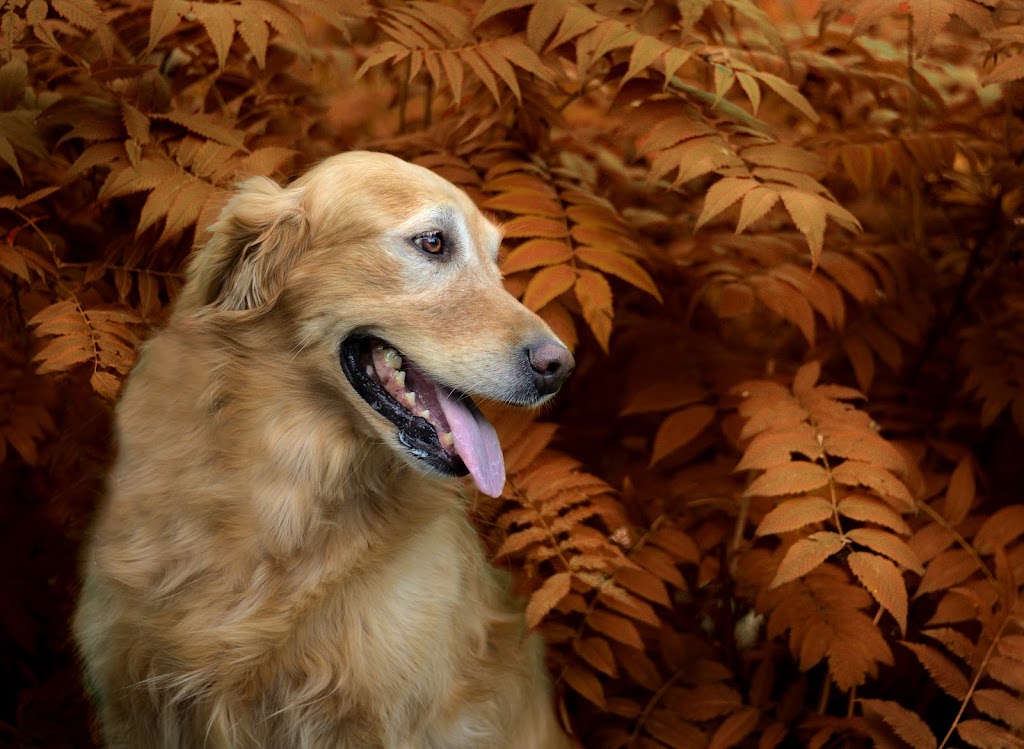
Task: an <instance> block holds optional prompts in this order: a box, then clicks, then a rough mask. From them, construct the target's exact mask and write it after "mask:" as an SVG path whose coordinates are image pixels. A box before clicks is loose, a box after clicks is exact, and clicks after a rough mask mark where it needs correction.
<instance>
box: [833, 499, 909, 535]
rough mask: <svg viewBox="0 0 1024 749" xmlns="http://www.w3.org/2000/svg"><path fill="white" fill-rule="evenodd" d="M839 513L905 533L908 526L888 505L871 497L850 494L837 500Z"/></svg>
mask: <svg viewBox="0 0 1024 749" xmlns="http://www.w3.org/2000/svg"><path fill="white" fill-rule="evenodd" d="M839 514H840V515H845V516H846V517H848V518H852V519H853V520H859V521H860V522H862V523H877V524H878V525H884V526H885V527H886V528H889V529H891V530H894V531H896V532H897V533H902V534H903V535H907V534H909V533H910V526H909V525H907V523H906V521H905V520H904V519H903V518H901V517H900V516H899V515H898V514H897V513H895V512H894V511H893V510H892V509H891V508H890V507H889V506H888V505H886V504H884V503H882V501H881V500H878V499H875V498H873V497H862V496H860V495H856V494H852V495H850V496H849V497H845V498H843V499H841V500H840V501H839Z"/></svg>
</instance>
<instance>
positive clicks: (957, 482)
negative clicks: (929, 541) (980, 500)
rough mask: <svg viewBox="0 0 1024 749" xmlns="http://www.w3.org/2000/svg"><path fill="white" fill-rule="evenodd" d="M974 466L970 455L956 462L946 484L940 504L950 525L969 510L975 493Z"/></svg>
mask: <svg viewBox="0 0 1024 749" xmlns="http://www.w3.org/2000/svg"><path fill="white" fill-rule="evenodd" d="M976 491H977V490H976V487H975V484H974V468H973V462H972V460H971V456H970V455H965V456H964V457H963V458H961V459H960V462H959V463H957V466H956V468H955V469H954V470H953V473H952V474H951V475H950V477H949V485H948V486H946V498H945V502H944V503H943V505H942V510H943V513H942V514H943V515H944V516H945V518H946V520H948V521H949V522H950V524H951V525H958V524H959V523H960V522H961V521H962V520H963V519H964V518H966V517H967V513H969V512H970V511H971V506H972V505H973V504H974V497H975V493H976Z"/></svg>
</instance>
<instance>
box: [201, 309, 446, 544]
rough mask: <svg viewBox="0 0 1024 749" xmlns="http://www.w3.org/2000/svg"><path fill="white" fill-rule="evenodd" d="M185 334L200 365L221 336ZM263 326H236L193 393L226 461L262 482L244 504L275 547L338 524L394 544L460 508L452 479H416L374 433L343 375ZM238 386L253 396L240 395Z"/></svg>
mask: <svg viewBox="0 0 1024 749" xmlns="http://www.w3.org/2000/svg"><path fill="white" fill-rule="evenodd" d="M182 335H184V336H186V337H187V338H189V339H192V341H191V342H192V346H193V350H194V351H195V352H196V356H195V357H194V360H196V361H199V362H200V365H199V366H200V368H201V367H202V364H201V362H202V360H203V358H204V357H203V356H202V352H203V350H204V348H207V347H208V346H210V345H221V346H222V345H223V337H222V336H217V337H211V336H206V335H204V334H203V332H202V330H201V329H198V330H197V329H195V328H190V327H186V328H185V329H184V330H183V332H182ZM259 335H261V336H263V338H262V339H261V345H260V347H259V348H258V349H256V348H255V347H250V346H248V345H246V337H245V336H244V335H242V336H238V337H237V338H236V342H237V348H236V349H235V351H234V352H233V355H232V356H231V357H230V358H229V363H228V364H227V365H224V364H221V366H220V367H219V368H217V369H212V368H208V369H206V370H205V373H204V374H205V376H204V377H203V380H205V383H204V385H203V387H202V389H201V390H200V391H199V392H196V393H194V394H193V397H194V398H195V399H196V406H197V408H198V409H199V410H200V411H202V412H204V415H205V417H206V421H207V422H208V423H210V424H211V425H212V426H211V428H213V429H215V430H216V431H217V433H218V439H217V442H218V443H219V444H221V445H223V448H222V450H221V452H220V454H219V455H218V456H217V459H218V460H219V461H221V462H222V463H223V464H224V465H223V468H225V469H227V470H229V471H233V472H244V473H246V474H247V479H246V482H245V485H247V486H251V487H256V492H255V494H254V495H253V496H252V497H248V498H244V499H241V501H243V502H245V503H246V506H244V507H240V508H239V510H240V511H242V512H244V513H246V514H248V515H249V516H250V519H251V522H252V523H253V525H254V526H255V527H254V530H255V531H256V532H257V534H258V535H259V536H260V537H261V539H262V542H263V544H264V545H265V546H266V550H267V551H268V552H269V553H270V554H271V555H272V556H281V557H291V556H294V555H296V554H301V553H302V550H303V549H304V548H305V547H306V546H307V545H308V544H309V543H310V542H311V541H313V540H314V539H317V538H320V536H321V535H322V534H323V533H330V529H331V528H332V527H339V528H344V529H345V534H346V537H347V538H350V539H351V538H354V537H359V538H362V539H363V543H364V544H365V545H366V546H367V548H372V547H373V546H375V545H376V544H377V542H378V541H380V540H381V539H387V541H388V544H389V545H390V544H391V543H392V542H393V541H394V540H395V534H398V533H408V532H409V530H408V529H414V528H422V527H423V526H424V525H425V524H427V523H428V522H429V521H430V519H431V518H432V517H435V516H436V515H437V514H438V513H441V512H450V511H453V510H455V511H462V510H461V505H460V499H459V492H458V491H457V489H456V487H454V486H452V485H451V482H450V480H439V479H434V478H431V477H429V476H426V475H423V474H420V473H419V472H418V471H417V472H416V476H415V478H414V479H413V480H410V477H409V473H410V472H413V471H414V469H413V468H412V467H411V466H409V465H408V463H407V462H406V461H405V460H403V459H402V458H401V457H400V456H399V455H398V454H397V453H396V452H395V451H394V449H393V448H392V447H390V446H389V445H385V444H382V443H381V442H380V441H379V440H376V439H374V438H372V437H370V436H369V434H370V431H369V429H368V428H367V427H366V426H365V425H364V424H363V423H362V419H363V418H364V417H363V416H361V415H360V414H359V413H358V412H357V411H356V409H355V408H354V407H353V406H352V405H351V404H350V403H348V402H346V401H345V400H344V399H343V398H342V397H340V396H339V395H338V392H337V388H336V385H335V383H332V382H329V381H324V379H323V377H318V376H317V374H315V373H311V372H310V370H308V369H304V368H303V367H302V366H299V365H295V364H294V359H293V354H292V353H291V352H290V351H289V349H288V347H287V346H286V345H285V344H284V342H282V343H281V345H279V346H277V347H272V346H271V347H268V346H267V345H266V334H265V333H263V332H260V333H259ZM275 348H276V350H277V352H278V353H274V354H271V355H272V356H277V357H280V358H281V360H282V361H280V362H275V364H276V366H266V365H267V364H269V362H266V361H261V360H260V357H266V356H267V355H268V354H267V351H268V350H271V351H273V350H275ZM256 351H259V352H260V353H259V354H258V355H257V354H256V353H255V352H256ZM216 353H217V356H211V357H210V361H220V362H223V361H224V358H225V357H224V351H222V350H221V351H218V352H216ZM285 364H287V365H285ZM271 372H272V373H275V374H274V375H273V378H272V377H271V375H269V374H268V373H271ZM282 377H283V378H284V379H283V380H282V379H281V378H282ZM183 379H189V378H183ZM238 392H245V393H246V397H245V398H244V399H241V398H232V396H231V394H232V393H238ZM410 487H412V488H413V491H410ZM354 531H355V533H354Z"/></svg>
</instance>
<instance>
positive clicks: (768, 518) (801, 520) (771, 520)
mask: <svg viewBox="0 0 1024 749" xmlns="http://www.w3.org/2000/svg"><path fill="white" fill-rule="evenodd" d="M830 517H832V504H831V503H830V502H828V501H826V500H824V499H822V498H821V497H795V498H794V499H787V500H785V501H784V502H783V503H782V504H780V505H779V506H778V507H776V508H775V509H774V510H772V511H771V512H769V513H768V514H767V515H765V516H764V520H762V521H761V523H760V525H758V526H757V530H756V531H754V535H756V536H766V535H768V534H779V533H787V532H789V531H795V530H796V529H798V528H803V527H804V526H805V525H810V524H811V523H820V522H822V521H823V520H827V519H829V518H830Z"/></svg>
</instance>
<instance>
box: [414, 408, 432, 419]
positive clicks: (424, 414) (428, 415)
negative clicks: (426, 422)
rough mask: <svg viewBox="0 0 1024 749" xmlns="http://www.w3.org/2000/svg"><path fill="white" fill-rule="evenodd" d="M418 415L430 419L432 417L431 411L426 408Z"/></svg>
mask: <svg viewBox="0 0 1024 749" xmlns="http://www.w3.org/2000/svg"><path fill="white" fill-rule="evenodd" d="M416 415H417V416H419V417H420V418H422V419H429V418H430V411H428V410H427V409H425V408H424V409H423V410H422V411H420V412H419V413H418V414H416Z"/></svg>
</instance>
